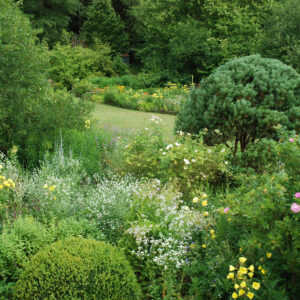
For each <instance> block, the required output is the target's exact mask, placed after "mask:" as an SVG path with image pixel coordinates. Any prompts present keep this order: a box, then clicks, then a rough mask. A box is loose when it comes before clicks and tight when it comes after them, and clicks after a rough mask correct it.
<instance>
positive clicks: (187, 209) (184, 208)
mask: <svg viewBox="0 0 300 300" xmlns="http://www.w3.org/2000/svg"><path fill="white" fill-rule="evenodd" d="M182 209H183V210H185V211H189V210H190V209H189V207H188V206H182Z"/></svg>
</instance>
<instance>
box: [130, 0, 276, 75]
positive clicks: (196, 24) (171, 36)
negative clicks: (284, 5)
mask: <svg viewBox="0 0 300 300" xmlns="http://www.w3.org/2000/svg"><path fill="white" fill-rule="evenodd" d="M274 1H277V0H267V1H262V0H255V1H250V3H249V1H246V0H242V1H241V0H233V1H232V0H220V1H211V0H195V1H185V0H170V1H164V0H156V1H147V0H141V1H140V3H139V4H138V5H135V6H134V7H132V9H131V10H132V14H133V15H134V16H135V17H136V20H137V21H138V23H139V24H138V25H137V26H139V30H138V31H139V33H140V41H141V42H140V44H139V48H138V55H139V56H140V58H141V60H142V61H143V62H144V64H145V65H146V66H147V67H148V68H149V69H152V70H160V71H163V70H164V72H165V71H167V72H168V73H169V74H183V77H186V75H188V74H189V75H194V76H196V77H197V79H199V78H200V77H201V76H202V75H203V74H209V73H210V72H211V71H212V70H213V69H214V68H215V67H216V66H217V65H220V64H222V63H223V62H225V61H227V60H229V59H231V58H233V57H237V56H244V55H249V54H251V53H254V49H255V45H256V42H257V38H258V36H259V34H260V32H261V25H262V23H263V20H264V18H265V16H266V15H267V13H268V11H269V10H270V7H272V4H273V2H274ZM193 60H194V61H193ZM175 77H176V76H175Z"/></svg>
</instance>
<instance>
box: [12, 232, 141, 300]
mask: <svg viewBox="0 0 300 300" xmlns="http://www.w3.org/2000/svg"><path fill="white" fill-rule="evenodd" d="M139 291H140V289H139V286H138V284H137V280H136V277H135V275H134V273H133V271H132V269H131V267H130V265H129V263H128V261H127V260H126V258H125V256H124V254H123V253H122V252H121V251H120V250H118V249H117V248H116V247H113V246H111V245H109V244H106V243H104V242H99V241H96V240H92V239H84V238H70V239H66V240H61V241H58V242H56V243H53V244H51V245H50V246H48V247H47V248H45V249H43V250H41V251H39V252H38V253H37V254H36V255H35V256H34V257H33V258H32V260H31V262H30V263H29V265H28V266H27V268H26V269H25V271H24V272H23V273H22V275H21V277H20V279H19V281H18V282H17V284H16V288H15V292H14V299H22V300H25V299H30V300H34V299H110V300H112V299H123V300H125V299H130V300H134V299H138V297H139Z"/></svg>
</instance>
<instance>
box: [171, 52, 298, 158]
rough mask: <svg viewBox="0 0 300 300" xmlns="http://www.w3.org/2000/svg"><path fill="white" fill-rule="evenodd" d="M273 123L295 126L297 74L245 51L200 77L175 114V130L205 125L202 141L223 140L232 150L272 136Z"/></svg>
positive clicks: (272, 60) (187, 130)
mask: <svg viewBox="0 0 300 300" xmlns="http://www.w3.org/2000/svg"><path fill="white" fill-rule="evenodd" d="M277 124H281V125H283V126H285V127H286V128H288V129H291V130H296V131H298V132H299V130H300V75H299V74H298V73H297V72H296V71H295V70H294V69H293V68H292V67H289V66H287V65H285V64H283V63H282V62H280V61H279V60H276V59H268V58H262V57H261V56H260V55H250V56H246V57H242V58H237V59H233V60H231V61H229V62H227V63H226V64H224V65H222V66H220V67H219V68H217V69H216V71H215V72H214V73H212V74H211V75H210V76H209V77H207V78H206V79H205V80H204V81H202V83H201V87H200V88H197V89H194V90H193V91H192V92H191V95H190V99H189V100H188V101H187V102H186V103H185V105H184V107H183V109H182V110H181V112H180V113H179V114H178V116H177V119H176V125H175V130H183V131H185V132H192V133H198V132H199V131H201V130H202V129H205V128H207V129H208V132H207V135H206V139H205V140H206V142H207V143H208V144H217V143H228V144H227V146H228V147H230V148H231V150H232V152H233V154H236V152H237V150H238V148H239V147H240V150H241V151H242V152H244V150H245V149H246V147H247V145H249V143H253V142H255V141H256V142H257V140H258V139H261V138H270V139H276V138H277V133H276V128H275V125H277Z"/></svg>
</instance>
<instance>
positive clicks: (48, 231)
mask: <svg viewBox="0 0 300 300" xmlns="http://www.w3.org/2000/svg"><path fill="white" fill-rule="evenodd" d="M74 236H81V237H88V238H97V239H100V240H103V239H104V236H103V234H102V233H101V232H100V231H99V230H98V229H97V226H96V223H95V222H94V221H91V220H87V219H79V220H77V219H75V218H66V219H64V220H62V221H55V220H52V221H51V223H50V225H45V224H42V223H40V222H38V221H36V220H35V219H34V218H32V217H29V216H27V217H20V218H17V219H16V220H14V221H12V222H10V223H6V224H5V225H4V227H3V231H2V233H1V235H0V281H2V282H3V283H5V285H6V286H8V287H9V288H8V290H7V291H6V294H5V293H3V292H1V289H0V299H2V298H1V296H5V295H6V296H7V295H8V294H9V293H11V292H12V288H13V286H14V284H15V282H16V281H17V280H18V279H19V277H20V274H21V273H22V271H23V270H24V269H25V267H26V266H27V264H28V262H29V261H30V259H31V257H32V256H33V255H35V254H36V253H37V252H38V251H39V250H40V249H42V248H44V247H45V246H46V245H49V244H51V243H53V242H54V241H57V240H59V239H64V238H68V237H74ZM3 294H4V295H3Z"/></svg>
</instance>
